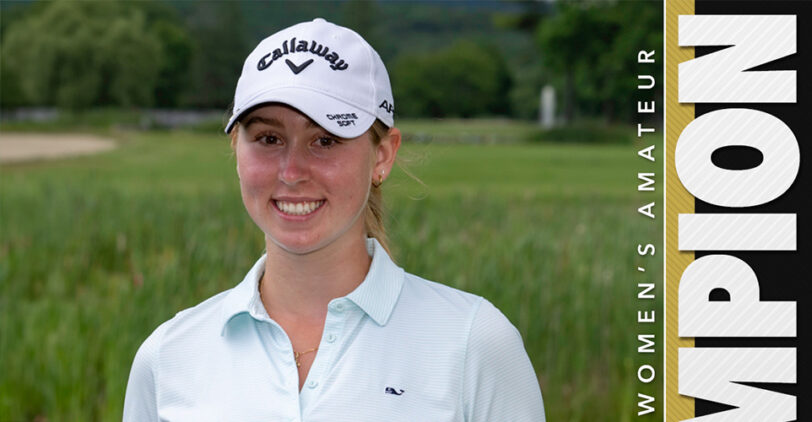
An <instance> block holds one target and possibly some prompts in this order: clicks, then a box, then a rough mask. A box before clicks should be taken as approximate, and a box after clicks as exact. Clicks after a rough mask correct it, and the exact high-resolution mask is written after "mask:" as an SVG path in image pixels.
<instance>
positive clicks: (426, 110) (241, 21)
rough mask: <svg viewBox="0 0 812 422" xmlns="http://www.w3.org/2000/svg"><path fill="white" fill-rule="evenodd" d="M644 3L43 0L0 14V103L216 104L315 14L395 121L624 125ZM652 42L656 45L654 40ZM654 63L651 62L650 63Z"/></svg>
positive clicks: (656, 8)
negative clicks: (556, 107) (356, 61)
mask: <svg viewBox="0 0 812 422" xmlns="http://www.w3.org/2000/svg"><path fill="white" fill-rule="evenodd" d="M660 7H661V6H660V5H658V4H656V3H653V2H622V1H621V2H606V1H600V2H555V3H547V2H487V3H483V2H457V3H439V4H437V3H419V2H418V3H416V4H415V3H410V4H407V3H383V2H377V1H374V0H350V1H343V2H297V3H292V2H269V3H265V2H243V3H241V2H200V3H197V2H186V1H180V0H178V1H169V2H157V1H138V2H127V1H111V2H100V1H99V2H95V1H93V2H76V1H64V0H62V1H60V0H52V1H41V2H34V3H24V4H17V5H12V6H9V5H8V4H6V5H4V6H3V9H2V16H3V18H2V20H1V21H0V40H2V45H1V46H0V107H3V108H12V107H21V106H55V107H58V108H62V109H69V110H83V109H87V108H92V107H130V108H141V107H157V108H219V109H226V108H228V106H229V104H230V103H231V101H232V99H233V92H234V87H235V85H236V81H237V78H238V77H239V73H240V70H241V67H242V62H243V60H244V59H245V56H246V55H247V54H248V53H249V52H250V51H251V49H252V48H253V47H254V46H255V45H256V43H257V42H258V41H259V40H260V39H262V38H264V37H265V36H268V35H270V34H271V33H273V32H275V31H277V30H279V29H282V28H284V27H286V26H288V25H291V24H293V23H296V22H300V21H303V20H309V19H312V18H313V17H316V16H321V17H324V18H326V19H328V20H331V21H333V22H336V23H339V24H342V25H345V26H348V27H350V28H353V29H355V30H356V31H358V32H359V33H361V34H362V35H363V36H364V37H365V38H366V39H367V40H369V41H370V43H371V44H372V45H373V46H374V47H375V48H376V50H378V51H379V53H380V54H381V56H382V57H383V59H384V61H385V62H386V63H387V67H388V68H389V72H390V77H391V79H392V84H393V89H394V92H395V97H396V113H397V115H398V116H401V117H473V116H510V117H519V118H534V117H535V116H537V114H538V107H539V104H538V102H539V100H538V96H539V92H540V90H541V88H542V87H543V86H544V85H552V86H554V87H556V89H557V92H558V103H559V104H560V109H561V114H562V115H563V116H564V117H566V118H568V119H574V118H577V117H589V116H602V117H604V118H606V119H609V120H628V119H630V118H633V116H634V110H633V106H634V104H635V99H634V98H633V97H634V95H635V94H636V93H635V89H634V87H635V84H636V78H635V75H636V74H635V71H634V66H635V64H634V59H635V57H636V55H635V52H636V50H637V49H640V48H642V47H645V46H648V45H652V46H655V47H656V46H659V45H661V37H662V35H661V9H660ZM658 37H659V38H658ZM660 59H662V58H660Z"/></svg>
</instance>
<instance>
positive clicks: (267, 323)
mask: <svg viewBox="0 0 812 422" xmlns="http://www.w3.org/2000/svg"><path fill="white" fill-rule="evenodd" d="M426 83H431V81H426ZM234 104H235V106H234V112H233V115H232V117H231V119H230V121H229V123H228V126H227V128H226V132H227V133H230V134H231V139H232V147H233V149H234V151H235V154H236V161H237V175H238V177H239V181H240V188H241V192H242V198H243V204H244V205H245V208H246V210H247V211H248V214H249V215H250V216H251V218H252V219H253V220H254V222H255V223H256V225H257V226H258V227H259V228H260V229H261V230H262V232H263V233H264V234H265V241H266V254H265V255H263V256H262V257H261V258H259V260H258V261H257V263H256V264H255V265H254V267H253V268H252V269H251V270H250V271H249V272H248V274H247V275H246V276H245V279H244V280H243V281H242V282H241V283H240V284H239V285H237V286H236V287H234V288H233V289H231V290H228V291H225V292H223V293H220V294H218V295H216V296H214V297H212V298H211V299H209V300H207V301H205V302H203V303H201V304H199V305H197V306H195V307H194V308H191V309H187V310H185V311H182V312H180V313H178V314H177V315H176V316H175V317H174V318H172V319H171V320H169V321H167V322H165V323H164V324H162V325H161V326H160V327H158V328H157V329H156V330H155V331H154V332H153V333H152V335H150V336H149V338H148V339H147V340H146V341H145V342H144V344H143V345H142V346H141V348H140V349H139V350H138V353H137V354H136V357H135V361H134V363H133V367H132V371H131V373H130V380H129V384H128V386H127V395H126V398H125V404H124V420H125V421H532V422H537V421H543V420H544V410H543V405H542V398H541V392H540V390H539V386H538V381H537V378H536V374H535V372H534V371H533V368H532V366H531V364H530V360H529V359H528V357H527V354H526V352H525V351H524V347H523V345H522V340H521V337H520V336H519V333H518V332H517V330H516V329H515V328H514V327H513V326H512V325H511V324H510V322H509V321H508V320H507V319H506V318H505V317H504V316H503V315H502V313H501V312H499V310H497V309H496V308H495V307H494V306H493V305H491V303H490V302H488V301H486V300H485V299H483V298H481V297H477V296H474V295H471V294H468V293H465V292H461V291H459V290H456V289H453V288H450V287H447V286H444V285H442V284H438V283H434V282H431V281H427V280H424V279H422V278H419V277H417V276H414V275H412V274H409V273H406V272H404V270H403V269H401V268H399V267H398V266H397V265H395V264H394V263H393V261H392V259H391V258H390V257H389V254H388V248H387V243H386V236H385V233H384V229H383V218H382V212H381V189H382V185H383V184H384V182H385V180H386V178H387V177H388V176H389V174H390V171H391V169H392V164H393V163H394V161H395V157H396V155H397V152H398V148H399V147H400V142H401V135H400V132H399V131H398V129H396V128H394V127H393V126H394V119H393V113H394V100H393V98H392V93H391V88H390V84H389V76H388V74H387V72H386V68H385V67H384V65H383V62H382V61H381V59H380V57H379V56H378V54H377V53H376V52H375V51H374V50H373V49H372V47H371V46H370V45H369V44H367V43H366V41H364V40H363V39H362V38H361V37H360V36H359V35H358V34H356V33H355V32H353V31H351V30H349V29H346V28H343V27H340V26H337V25H334V24H332V23H329V22H326V21H324V20H322V19H316V20H314V21H312V22H306V23H301V24H298V25H295V26H292V27H290V28H287V29H285V30H282V31H280V32H278V33H276V34H274V35H272V36H271V37H269V38H267V39H265V40H263V41H262V42H261V43H260V44H259V45H258V46H257V47H256V49H255V50H254V51H253V52H252V53H251V54H250V55H249V56H248V58H247V59H246V61H245V65H244V66H243V71H242V76H241V77H240V79H239V82H238V83H237V90H236V94H235V100H234ZM427 253H430V252H428V245H427ZM506 288H510V287H509V286H506Z"/></svg>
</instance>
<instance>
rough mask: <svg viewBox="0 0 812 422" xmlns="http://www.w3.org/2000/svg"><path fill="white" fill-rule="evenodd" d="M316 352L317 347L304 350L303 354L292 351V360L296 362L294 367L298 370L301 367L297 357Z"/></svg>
mask: <svg viewBox="0 0 812 422" xmlns="http://www.w3.org/2000/svg"><path fill="white" fill-rule="evenodd" d="M317 350H319V348H318V347H314V348H312V349H310V350H305V351H304V352H297V351H295V350H294V351H293V359H294V360H296V367H297V368H300V367H301V366H302V362H299V356H302V355H306V354H308V353H310V352H315V351H317Z"/></svg>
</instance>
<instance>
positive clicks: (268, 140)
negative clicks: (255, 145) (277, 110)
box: [256, 135, 279, 145]
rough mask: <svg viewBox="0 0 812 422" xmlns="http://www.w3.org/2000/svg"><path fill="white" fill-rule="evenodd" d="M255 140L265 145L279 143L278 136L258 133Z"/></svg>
mask: <svg viewBox="0 0 812 422" xmlns="http://www.w3.org/2000/svg"><path fill="white" fill-rule="evenodd" d="M256 140H257V142H259V143H261V144H265V145H275V144H278V143H279V138H277V137H276V136H274V135H259V136H257V138H256Z"/></svg>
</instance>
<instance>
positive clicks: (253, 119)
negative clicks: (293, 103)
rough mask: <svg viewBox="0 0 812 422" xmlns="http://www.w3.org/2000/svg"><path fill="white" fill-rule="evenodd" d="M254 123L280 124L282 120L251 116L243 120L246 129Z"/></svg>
mask: <svg viewBox="0 0 812 422" xmlns="http://www.w3.org/2000/svg"><path fill="white" fill-rule="evenodd" d="M254 123H264V124H266V125H268V126H282V122H281V121H279V119H276V118H274V117H263V116H251V117H249V118H248V120H247V121H246V122H245V128H246V129H248V127H250V126H251V125H252V124H254Z"/></svg>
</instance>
